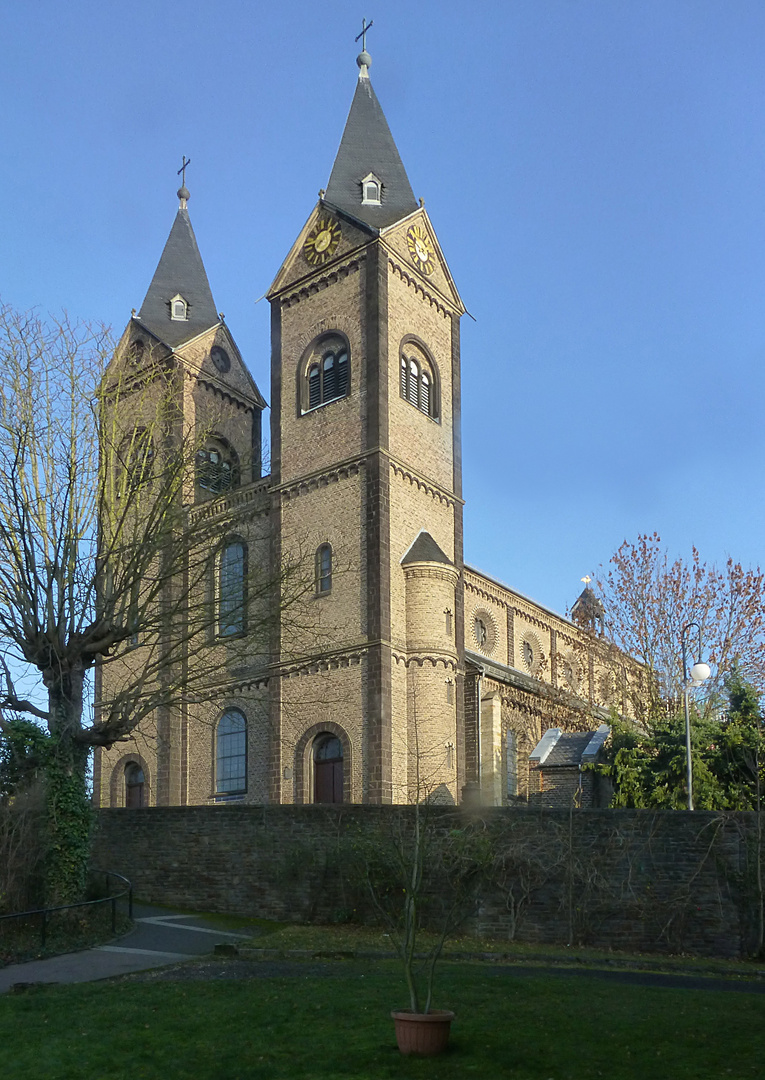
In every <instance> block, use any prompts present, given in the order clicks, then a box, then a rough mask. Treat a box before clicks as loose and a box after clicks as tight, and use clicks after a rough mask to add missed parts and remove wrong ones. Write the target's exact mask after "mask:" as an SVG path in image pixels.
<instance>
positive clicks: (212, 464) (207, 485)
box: [195, 439, 239, 495]
mask: <svg viewBox="0 0 765 1080" xmlns="http://www.w3.org/2000/svg"><path fill="white" fill-rule="evenodd" d="M195 473H196V482H197V486H198V487H200V488H201V489H202V490H203V491H210V492H212V494H213V495H220V494H221V493H222V492H224V491H228V490H229V488H233V487H238V486H239V461H238V458H237V456H236V454H235V452H234V450H233V449H232V448H231V447H230V446H229V445H228V444H227V443H225V442H224V441H223V440H222V439H208V441H207V442H206V443H205V445H204V446H202V447H200V449H199V450H197V456H196V461H195Z"/></svg>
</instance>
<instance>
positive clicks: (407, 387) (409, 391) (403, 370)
mask: <svg viewBox="0 0 765 1080" xmlns="http://www.w3.org/2000/svg"><path fill="white" fill-rule="evenodd" d="M419 352H420V350H417V353H419ZM399 373H400V384H399V391H400V393H401V397H402V398H403V399H404V400H405V401H408V402H409V404H410V405H413V406H414V408H415V409H419V410H420V412H423V413H425V415H426V416H430V417H431V418H432V419H433V420H437V419H438V394H437V384H436V379H435V375H434V372H433V369H432V368H431V365H430V363H429V362H428V360H426V359H425V357H424V355H418V354H416V353H415V351H414V347H413V346H410V347H408V348H405V351H404V352H403V353H402V354H401V361H400V369H399Z"/></svg>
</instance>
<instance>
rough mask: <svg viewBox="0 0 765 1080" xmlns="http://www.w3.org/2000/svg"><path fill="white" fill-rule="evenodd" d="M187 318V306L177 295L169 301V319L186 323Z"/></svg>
mask: <svg viewBox="0 0 765 1080" xmlns="http://www.w3.org/2000/svg"><path fill="white" fill-rule="evenodd" d="M188 317H189V305H188V304H187V303H186V301H185V300H184V299H183V297H182V296H181V295H180V293H179V294H178V295H177V296H174V297H173V299H172V300H171V301H170V318H171V319H173V320H174V321H175V322H186V320H187V319H188Z"/></svg>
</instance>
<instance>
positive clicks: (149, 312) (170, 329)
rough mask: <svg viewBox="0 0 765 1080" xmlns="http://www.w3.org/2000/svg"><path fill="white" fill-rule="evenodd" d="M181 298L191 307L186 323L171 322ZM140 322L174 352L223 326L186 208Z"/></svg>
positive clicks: (172, 232)
mask: <svg viewBox="0 0 765 1080" xmlns="http://www.w3.org/2000/svg"><path fill="white" fill-rule="evenodd" d="M178 294H180V295H181V296H182V297H183V299H184V300H185V301H186V302H187V303H188V319H186V320H185V321H181V320H177V321H175V320H173V319H171V318H170V301H171V300H172V298H173V297H174V296H177V295H178ZM138 318H139V319H140V321H141V323H142V324H143V325H144V326H145V327H146V328H147V329H148V330H150V331H151V333H152V334H155V335H156V337H158V338H159V340H160V341H163V342H164V343H165V344H166V345H169V346H170V347H171V348H175V347H176V346H178V345H181V344H182V343H183V342H184V341H189V340H190V339H191V338H194V337H196V336H197V334H201V333H202V331H203V330H209V329H210V327H212V326H216V325H217V324H218V323H219V322H220V319H219V318H218V312H217V309H216V307H215V301H214V300H213V295H212V291H211V290H210V283H209V281H208V280H207V272H206V271H205V268H204V263H203V262H202V256H201V255H200V253H199V248H198V247H197V240H196V237H195V236H194V230H193V229H192V227H191V219H190V218H189V212H188V210H186V209H185V208H182V209H180V210H179V211H178V213H177V215H176V218H175V221H174V222H173V227H172V229H171V230H170V235H169V236H168V238H167V243H166V244H165V249H164V251H163V252H162V257H161V258H160V260H159V265H158V266H157V269H156V270H155V271H154V277H153V278H152V279H151V285H149V290H148V292H147V293H146V296H145V297H144V301H143V303H142V304H141V310H140V312H139V313H138Z"/></svg>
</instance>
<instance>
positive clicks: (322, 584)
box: [316, 544, 332, 596]
mask: <svg viewBox="0 0 765 1080" xmlns="http://www.w3.org/2000/svg"><path fill="white" fill-rule="evenodd" d="M331 591H332V548H331V547H330V545H329V544H322V545H321V547H319V548H317V549H316V595H317V596H325V595H326V594H327V593H328V592H331Z"/></svg>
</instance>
